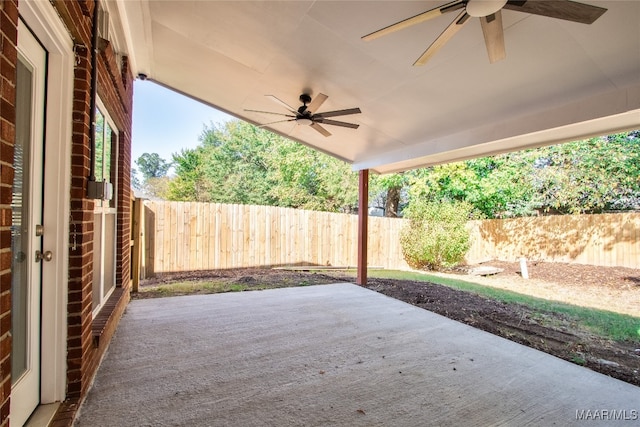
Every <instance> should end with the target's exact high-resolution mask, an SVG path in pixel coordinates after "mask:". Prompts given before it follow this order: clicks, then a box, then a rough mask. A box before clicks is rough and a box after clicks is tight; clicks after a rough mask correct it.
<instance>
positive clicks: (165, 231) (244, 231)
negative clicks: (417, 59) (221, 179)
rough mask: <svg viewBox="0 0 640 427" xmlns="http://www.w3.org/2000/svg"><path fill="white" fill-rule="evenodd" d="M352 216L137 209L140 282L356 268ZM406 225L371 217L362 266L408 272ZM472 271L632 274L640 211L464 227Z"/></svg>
mask: <svg viewBox="0 0 640 427" xmlns="http://www.w3.org/2000/svg"><path fill="white" fill-rule="evenodd" d="M357 220H358V218H357V216H356V215H347V214H336V213H328V212H316V211H306V210H297V209H290V208H279V207H271V206H251V205H227V204H219V203H195V202H164V201H161V202H152V201H145V202H144V212H143V215H142V220H141V221H142V222H143V223H144V224H143V225H142V230H144V231H143V233H142V234H143V245H141V246H142V253H143V256H142V257H141V258H142V262H141V266H140V274H141V277H150V276H152V275H153V274H155V273H166V272H176V271H191V270H215V269H227V268H242V267H256V266H259V267H266V266H292V265H322V266H336V267H338V266H339V267H346V266H351V267H355V266H356V263H357V241H358V235H357V233H358V223H357V222H358V221H357ZM404 224H405V220H402V219H395V218H379V217H369V242H368V264H369V266H378V267H383V268H393V269H404V268H408V266H407V264H406V262H405V261H404V259H403V257H402V249H401V247H400V242H399V240H400V239H399V236H400V230H401V228H402V226H403V225H404ZM468 226H469V229H470V232H471V238H472V246H471V249H470V250H469V252H468V253H467V257H466V261H467V262H468V263H470V264H475V263H478V262H484V261H489V260H492V259H499V260H504V261H515V260H517V259H518V258H520V257H526V258H527V259H530V260H537V261H556V262H576V263H582V264H592V265H601V266H623V267H631V268H640V214H638V213H625V214H604V215H573V216H547V217H529V218H516V219H506V220H488V221H471V222H470V223H469V225H468Z"/></svg>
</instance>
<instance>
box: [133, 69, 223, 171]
mask: <svg viewBox="0 0 640 427" xmlns="http://www.w3.org/2000/svg"><path fill="white" fill-rule="evenodd" d="M231 119H233V117H231V116H229V115H228V114H225V113H223V112H221V111H218V110H216V109H215V108H211V107H209V106H207V105H205V104H202V103H200V102H198V101H195V100H193V99H191V98H189V97H186V96H184V95H180V94H179V93H176V92H173V91H172V90H170V89H166V88H164V87H162V86H160V85H157V84H155V83H153V82H150V81H142V80H136V81H135V83H134V94H133V129H132V147H131V162H132V166H133V167H134V168H135V167H136V165H135V160H136V159H137V158H138V157H140V156H141V155H142V154H143V153H158V154H159V155H160V157H162V158H163V159H165V160H166V161H168V162H170V161H171V155H172V154H173V153H178V152H180V150H182V149H183V148H194V147H195V146H197V145H198V143H199V141H198V138H199V137H200V135H201V134H202V130H203V128H204V126H205V125H209V124H210V123H212V122H213V123H224V122H226V121H228V120H231Z"/></svg>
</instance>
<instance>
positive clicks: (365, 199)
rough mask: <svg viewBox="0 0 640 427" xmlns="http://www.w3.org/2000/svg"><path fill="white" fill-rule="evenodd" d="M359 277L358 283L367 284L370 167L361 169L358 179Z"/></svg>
mask: <svg viewBox="0 0 640 427" xmlns="http://www.w3.org/2000/svg"><path fill="white" fill-rule="evenodd" d="M358 187H359V190H358V277H357V280H356V283H357V284H358V285H360V286H366V285H367V240H368V238H369V231H368V225H369V169H363V170H361V171H360V175H359V179H358Z"/></svg>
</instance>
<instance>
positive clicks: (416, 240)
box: [400, 200, 472, 270]
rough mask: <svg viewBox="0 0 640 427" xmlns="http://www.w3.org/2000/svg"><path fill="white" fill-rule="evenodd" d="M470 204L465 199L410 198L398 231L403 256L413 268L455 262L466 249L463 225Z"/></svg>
mask: <svg viewBox="0 0 640 427" xmlns="http://www.w3.org/2000/svg"><path fill="white" fill-rule="evenodd" d="M471 210H472V206H471V205H470V204H469V203H466V202H427V201H424V200H414V201H413V202H412V203H411V204H410V205H409V206H408V207H407V209H406V210H405V218H407V219H409V222H408V224H407V225H405V227H404V228H403V229H402V231H401V233H400V244H401V246H402V253H403V255H404V259H405V260H406V261H407V263H408V264H409V266H411V267H412V268H417V269H428V270H440V269H442V268H445V267H453V266H455V265H457V264H459V263H460V262H461V261H462V259H463V258H464V255H465V254H466V253H467V251H468V250H469V246H470V237H469V231H468V230H467V229H466V227H465V226H466V223H467V220H468V219H469V214H470V213H471Z"/></svg>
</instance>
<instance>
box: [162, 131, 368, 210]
mask: <svg viewBox="0 0 640 427" xmlns="http://www.w3.org/2000/svg"><path fill="white" fill-rule="evenodd" d="M173 162H174V166H175V171H176V176H175V178H174V179H173V180H172V182H170V183H169V197H170V198H171V199H172V200H198V201H207V202H222V203H243V204H259V205H274V206H284V207H294V208H302V209H315V210H326V211H334V212H337V211H342V212H350V211H353V210H354V208H355V206H356V205H357V194H358V192H357V191H358V190H357V175H356V174H355V173H354V172H352V171H351V170H350V169H349V166H348V165H347V164H346V163H344V162H342V161H340V160H337V159H335V158H332V157H329V156H327V155H325V154H322V153H320V152H318V151H317V150H313V149H311V148H309V147H306V146H303V145H301V144H298V143H295V142H293V141H290V140H288V139H286V138H283V137H281V136H279V135H276V134H274V133H271V132H269V131H266V130H264V129H262V128H259V127H256V126H253V125H251V124H249V123H245V122H240V121H231V122H227V123H225V124H224V125H213V124H212V125H210V126H205V128H204V130H203V132H202V135H201V137H200V145H199V146H198V147H197V148H195V149H193V150H183V151H182V152H181V153H179V154H174V157H173Z"/></svg>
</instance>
